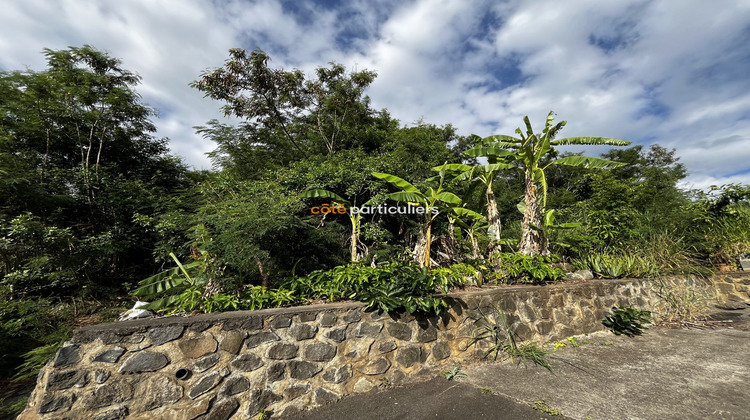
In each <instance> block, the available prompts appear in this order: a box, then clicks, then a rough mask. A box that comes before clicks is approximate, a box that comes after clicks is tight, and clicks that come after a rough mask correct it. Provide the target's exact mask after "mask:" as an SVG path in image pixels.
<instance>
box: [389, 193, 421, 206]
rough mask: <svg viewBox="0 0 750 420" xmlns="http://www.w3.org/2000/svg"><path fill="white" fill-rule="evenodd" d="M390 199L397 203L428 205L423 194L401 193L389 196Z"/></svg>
mask: <svg viewBox="0 0 750 420" xmlns="http://www.w3.org/2000/svg"><path fill="white" fill-rule="evenodd" d="M388 198H390V199H391V200H395V201H401V202H404V203H419V204H426V203H427V200H426V198H425V196H423V195H422V193H412V192H406V191H399V192H395V193H392V194H388Z"/></svg>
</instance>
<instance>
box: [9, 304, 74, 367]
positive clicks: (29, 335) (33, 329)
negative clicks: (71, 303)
mask: <svg viewBox="0 0 750 420" xmlns="http://www.w3.org/2000/svg"><path fill="white" fill-rule="evenodd" d="M70 312H72V311H71V309H70V308H69V307H68V306H67V305H62V304H58V303H55V302H53V301H52V300H49V299H39V300H12V301H0V354H2V355H3V357H2V358H0V377H10V376H13V375H14V374H15V373H16V372H15V369H16V368H17V367H18V366H20V365H21V364H22V363H23V361H24V360H26V361H28V360H30V359H29V358H28V357H24V355H25V354H26V355H27V356H29V355H28V354H27V353H28V352H30V351H32V350H34V349H35V348H37V347H40V346H46V345H50V344H53V343H62V342H63V341H65V340H67V339H68V338H70V330H71V327H72V321H71V319H70ZM44 362H46V360H44V361H42V362H41V363H42V364H44ZM29 372H30V373H31V372H32V371H29ZM32 374H35V372H33V373H32Z"/></svg>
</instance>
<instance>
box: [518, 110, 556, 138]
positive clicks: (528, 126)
mask: <svg viewBox="0 0 750 420" xmlns="http://www.w3.org/2000/svg"><path fill="white" fill-rule="evenodd" d="M550 115H552V112H550ZM523 123H524V124H526V136H528V137H531V136H533V135H534V130H533V129H532V128H531V121H529V116H528V115H526V116H524V117H523Z"/></svg>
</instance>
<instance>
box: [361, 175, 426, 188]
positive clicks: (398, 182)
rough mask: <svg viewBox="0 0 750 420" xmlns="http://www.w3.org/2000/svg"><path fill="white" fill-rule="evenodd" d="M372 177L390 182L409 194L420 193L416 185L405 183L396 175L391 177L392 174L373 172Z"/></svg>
mask: <svg viewBox="0 0 750 420" xmlns="http://www.w3.org/2000/svg"><path fill="white" fill-rule="evenodd" d="M372 176H374V177H375V178H379V179H382V180H383V181H386V182H389V183H391V184H392V185H394V186H396V187H398V188H401V189H402V190H404V191H405V192H409V193H419V190H418V189H417V187H415V186H414V185H411V184H410V183H409V182H408V181H405V180H403V179H401V178H399V177H397V176H396V175H390V174H384V173H380V172H373V173H372Z"/></svg>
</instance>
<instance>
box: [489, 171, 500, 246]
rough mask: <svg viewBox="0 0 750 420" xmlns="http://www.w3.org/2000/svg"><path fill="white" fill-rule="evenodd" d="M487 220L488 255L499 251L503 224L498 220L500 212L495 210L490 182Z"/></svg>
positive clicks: (493, 194)
mask: <svg viewBox="0 0 750 420" xmlns="http://www.w3.org/2000/svg"><path fill="white" fill-rule="evenodd" d="M487 221H488V223H489V239H490V245H489V250H488V251H489V256H490V258H492V255H493V254H495V253H496V252H500V251H501V247H500V233H501V231H502V228H503V225H502V223H501V222H500V214H499V213H498V211H497V200H496V199H495V192H494V191H492V184H489V185H488V186H487Z"/></svg>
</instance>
